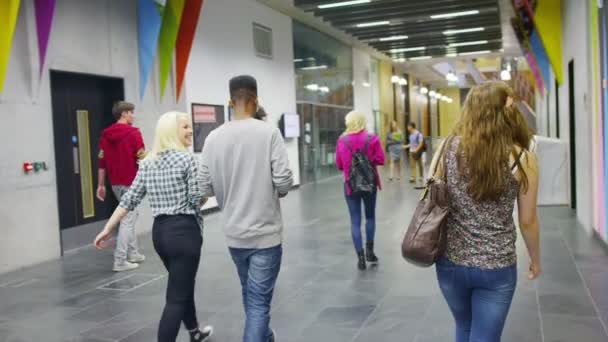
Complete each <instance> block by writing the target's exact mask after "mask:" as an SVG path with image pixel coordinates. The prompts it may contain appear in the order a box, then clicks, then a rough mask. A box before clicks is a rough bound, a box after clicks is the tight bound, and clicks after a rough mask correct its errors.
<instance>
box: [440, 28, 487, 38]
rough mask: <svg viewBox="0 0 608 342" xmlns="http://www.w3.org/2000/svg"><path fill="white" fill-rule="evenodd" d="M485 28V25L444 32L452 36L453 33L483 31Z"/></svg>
mask: <svg viewBox="0 0 608 342" xmlns="http://www.w3.org/2000/svg"><path fill="white" fill-rule="evenodd" d="M484 30H485V28H483V27H475V28H468V29H462V30H447V31H443V34H445V35H446V36H450V35H453V34H460V33H471V32H481V31H484Z"/></svg>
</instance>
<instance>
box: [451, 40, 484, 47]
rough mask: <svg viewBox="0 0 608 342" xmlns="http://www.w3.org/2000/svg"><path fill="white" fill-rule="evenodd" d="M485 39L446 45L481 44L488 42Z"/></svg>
mask: <svg viewBox="0 0 608 342" xmlns="http://www.w3.org/2000/svg"><path fill="white" fill-rule="evenodd" d="M488 43H489V42H488V41H487V40H476V41H473V42H461V43H451V44H449V45H448V47H458V46H471V45H483V44H488Z"/></svg>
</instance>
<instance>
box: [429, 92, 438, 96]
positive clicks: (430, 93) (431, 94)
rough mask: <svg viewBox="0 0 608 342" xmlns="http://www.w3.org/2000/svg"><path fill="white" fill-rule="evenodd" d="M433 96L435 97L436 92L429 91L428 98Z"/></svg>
mask: <svg viewBox="0 0 608 342" xmlns="http://www.w3.org/2000/svg"><path fill="white" fill-rule="evenodd" d="M435 95H437V92H436V91H434V90H431V91H429V96H430V97H435Z"/></svg>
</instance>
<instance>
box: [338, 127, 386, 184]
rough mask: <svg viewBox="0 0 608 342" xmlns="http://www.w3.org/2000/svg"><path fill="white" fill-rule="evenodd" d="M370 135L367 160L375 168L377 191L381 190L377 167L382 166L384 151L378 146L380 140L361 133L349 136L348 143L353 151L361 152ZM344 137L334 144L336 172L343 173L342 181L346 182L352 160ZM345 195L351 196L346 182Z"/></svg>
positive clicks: (366, 133) (363, 132)
mask: <svg viewBox="0 0 608 342" xmlns="http://www.w3.org/2000/svg"><path fill="white" fill-rule="evenodd" d="M368 135H371V140H370V142H369V146H368V147H367V153H366V154H367V158H368V159H369V161H370V162H371V163H372V165H374V167H375V168H376V176H377V177H376V179H377V180H378V189H380V190H381V189H382V184H381V182H380V174H379V173H378V168H377V166H378V165H384V150H383V149H382V144H380V139H378V137H377V136H376V135H375V134H371V133H368V132H367V131H361V132H359V133H354V134H349V135H348V142H349V143H350V146H351V147H352V149H353V150H354V151H361V150H363V147H364V146H365V142H366V141H367V136H368ZM345 138H346V137H345V136H342V137H340V139H338V143H337V144H336V166H337V167H338V170H341V171H343V173H344V181H345V182H346V181H347V180H348V170H350V163H351V160H352V158H353V156H352V154H351V153H350V150H349V149H348V146H346V143H345V142H344V139H345ZM346 187H347V193H348V194H349V195H350V194H352V192H351V189H350V187H349V186H348V182H346Z"/></svg>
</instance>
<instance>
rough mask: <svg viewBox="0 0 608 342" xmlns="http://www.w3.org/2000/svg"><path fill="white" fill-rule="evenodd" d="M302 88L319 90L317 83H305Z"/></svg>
mask: <svg viewBox="0 0 608 342" xmlns="http://www.w3.org/2000/svg"><path fill="white" fill-rule="evenodd" d="M304 88H306V89H308V90H310V91H317V90H319V85H318V84H315V83H313V84H307V85H306V86H305V87H304Z"/></svg>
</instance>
